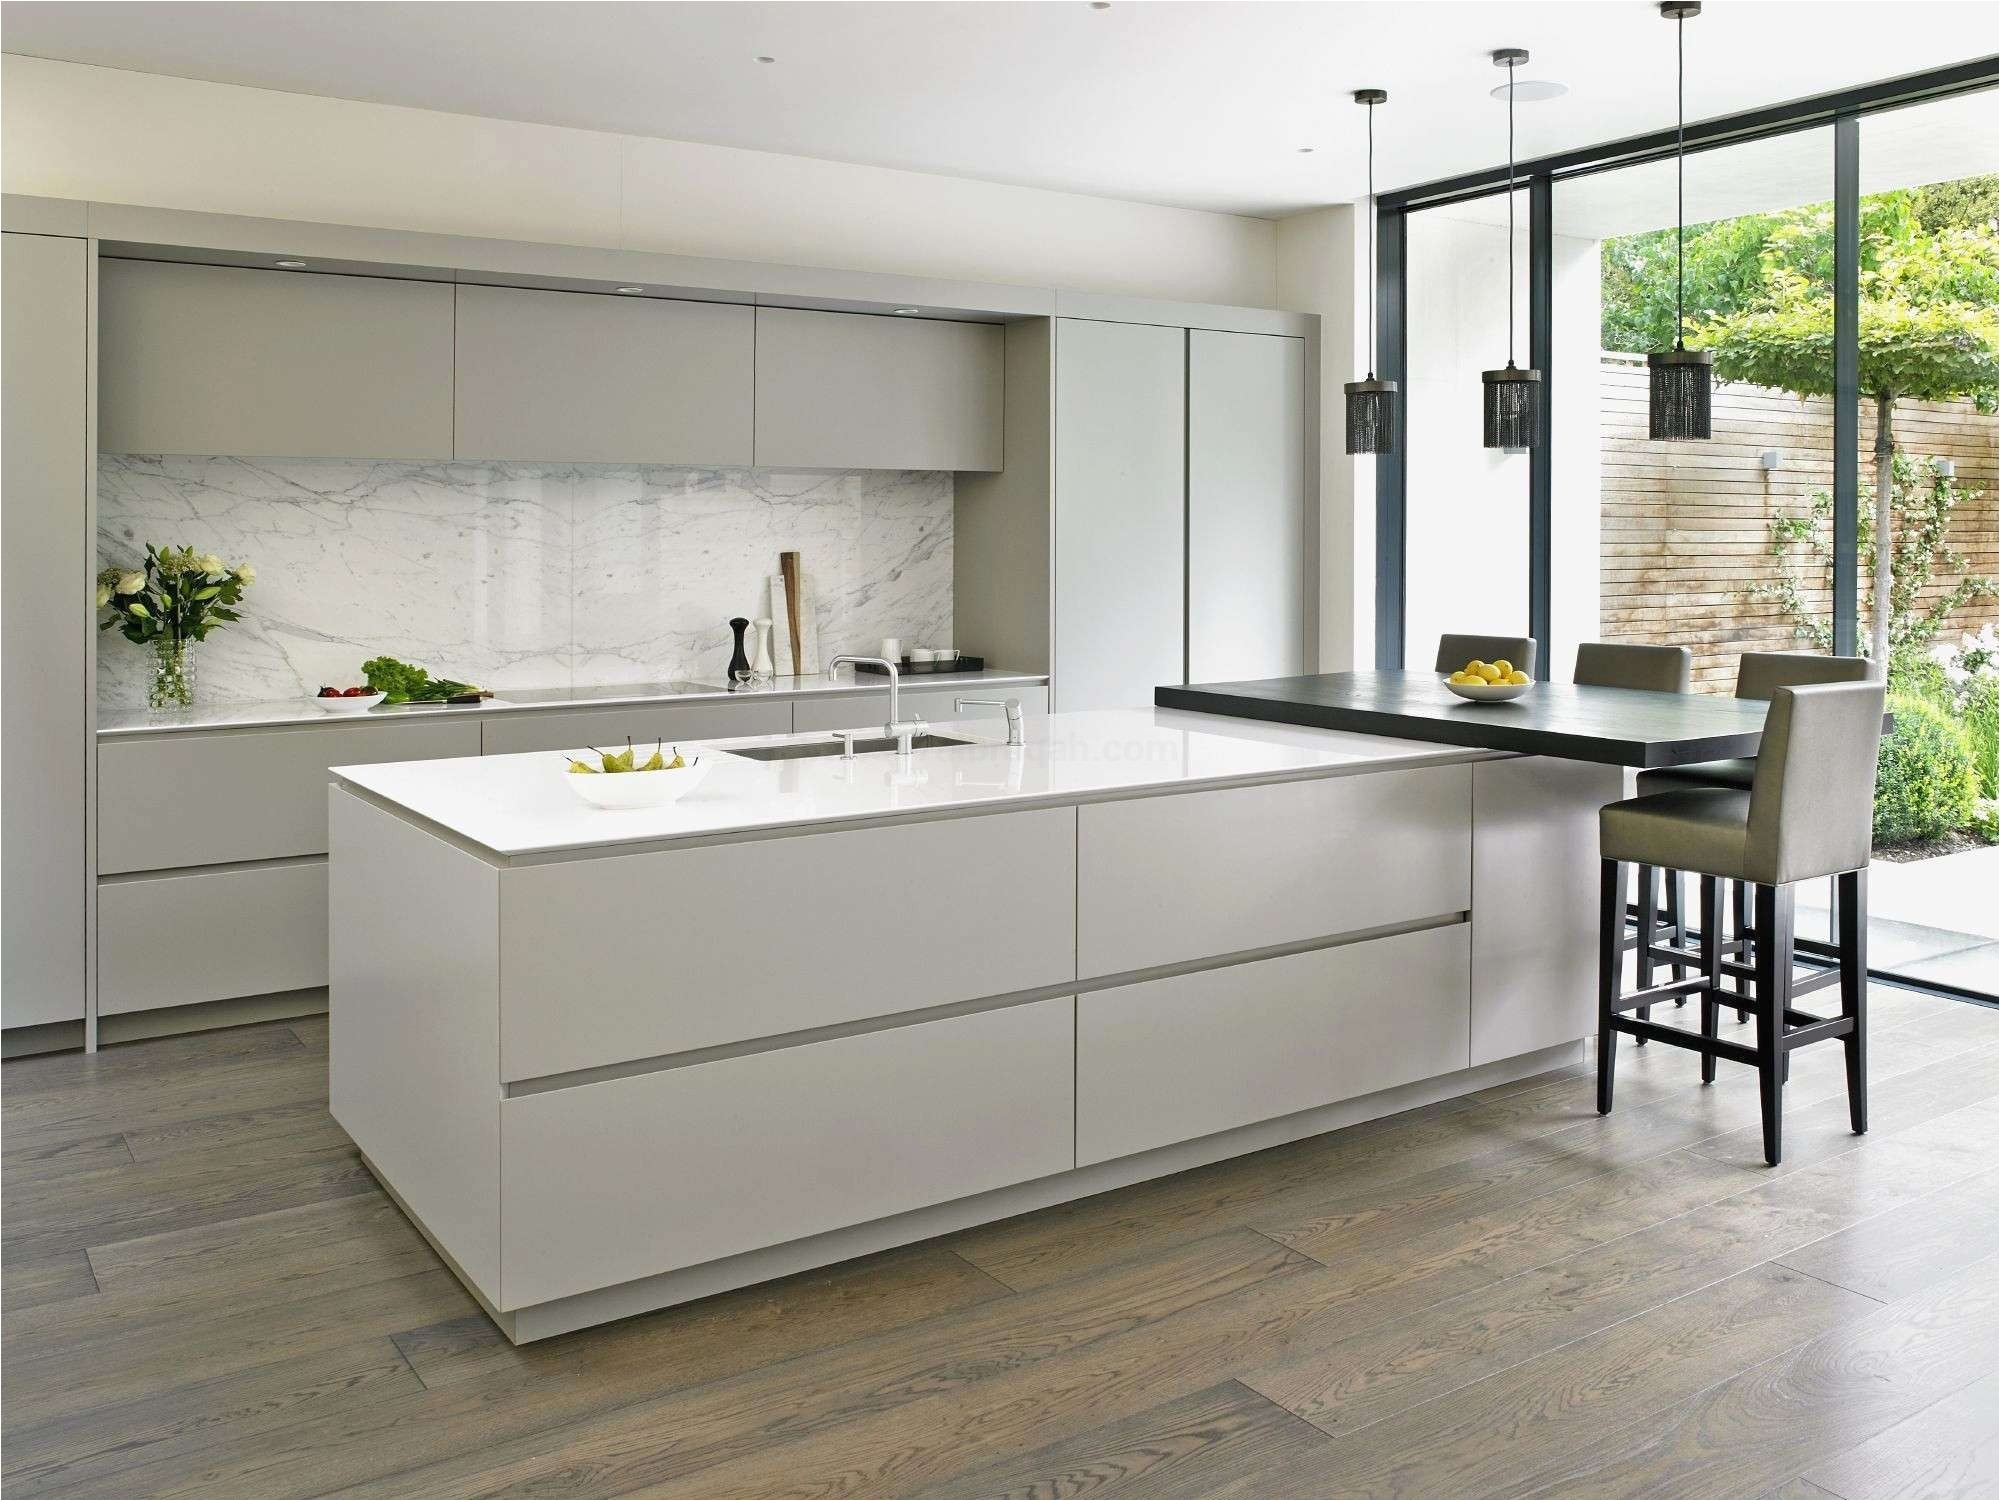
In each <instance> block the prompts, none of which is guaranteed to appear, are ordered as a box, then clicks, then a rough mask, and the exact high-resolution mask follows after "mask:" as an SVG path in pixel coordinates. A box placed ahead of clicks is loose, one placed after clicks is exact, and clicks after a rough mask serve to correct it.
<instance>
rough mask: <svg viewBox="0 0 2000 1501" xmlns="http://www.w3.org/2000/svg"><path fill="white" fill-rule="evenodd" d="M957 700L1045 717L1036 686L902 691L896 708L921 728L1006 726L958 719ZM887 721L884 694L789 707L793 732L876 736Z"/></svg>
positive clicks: (980, 712) (981, 712)
mask: <svg viewBox="0 0 2000 1501" xmlns="http://www.w3.org/2000/svg"><path fill="white" fill-rule="evenodd" d="M960 698H1017V699H1019V700H1020V701H1021V712H1022V713H1023V714H1046V713H1048V711H1049V690H1048V689H1046V688H1044V687H1042V685H1041V684H1039V683H1030V684H1027V685H1024V686H1016V687H1001V688H977V687H971V686H967V687H963V688H931V689H912V688H904V689H902V690H901V691H900V692H899V693H898V695H897V699H896V707H897V709H898V711H899V712H900V713H901V714H902V716H903V718H904V719H906V720H907V719H921V720H923V721H924V722H925V723H926V724H942V723H944V722H945V721H947V720H953V719H978V718H981V717H982V716H989V715H990V716H991V717H992V720H993V724H994V727H995V728H996V729H998V728H1002V727H1004V725H1005V724H1006V721H1005V720H1004V719H1003V718H1001V715H1000V711H999V710H998V709H967V710H966V711H965V712H964V713H962V714H961V713H960V712H959V711H958V707H957V704H958V700H959V699H960ZM888 718H889V695H888V693H887V692H886V691H884V692H881V693H855V694H843V695H840V696H838V697H834V696H828V697H825V698H802V699H800V700H799V701H798V702H797V703H795V704H793V705H792V729H793V731H794V732H804V731H806V730H876V729H880V728H881V727H882V726H883V725H884V724H885V723H887V721H888Z"/></svg>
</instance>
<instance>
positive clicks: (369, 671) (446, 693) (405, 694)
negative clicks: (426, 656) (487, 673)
mask: <svg viewBox="0 0 2000 1501" xmlns="http://www.w3.org/2000/svg"><path fill="white" fill-rule="evenodd" d="M361 675H362V677H363V678H364V679H365V680H366V681H367V683H368V686H369V687H370V688H373V689H374V690H375V691H376V692H377V693H386V694H387V695H388V698H387V700H385V701H386V702H388V703H392V704H406V703H426V702H430V703H435V702H437V701H439V700H441V699H447V698H457V697H458V696H459V695H460V694H464V693H472V692H475V691H476V690H475V689H474V688H473V686H472V685H471V684H470V683H454V682H453V681H452V680H451V679H450V678H433V677H432V676H431V675H430V674H429V673H428V672H426V671H425V670H424V669H423V668H421V667H412V666H411V665H410V664H409V663H408V662H399V661H397V660H396V659H395V658H394V657H370V658H369V659H368V660H367V661H366V662H363V663H362V664H361Z"/></svg>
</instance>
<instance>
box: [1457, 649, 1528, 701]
mask: <svg viewBox="0 0 2000 1501" xmlns="http://www.w3.org/2000/svg"><path fill="white" fill-rule="evenodd" d="M1444 685H1445V687H1447V688H1449V689H1450V690H1451V691H1452V692H1453V693H1456V694H1457V695H1458V696H1459V697H1460V698H1464V699H1470V700H1471V701H1472V702H1473V703H1475V704H1496V703H1505V702H1506V701H1507V700H1508V699H1510V698H1519V697H1520V696H1521V695H1522V694H1524V693H1526V692H1527V691H1528V690H1529V689H1530V688H1533V687H1534V686H1535V680H1534V679H1533V678H1531V677H1529V676H1528V675H1527V674H1526V673H1525V672H1522V671H1520V670H1519V669H1518V668H1517V667H1515V666H1514V664H1513V663H1512V662H1509V661H1508V660H1507V659H1506V658H1504V657H1503V658H1501V659H1500V660H1499V661H1497V662H1481V661H1480V660H1478V659H1477V658H1474V659H1473V660H1472V661H1470V662H1467V663H1466V664H1465V666H1463V667H1461V668H1460V669H1459V670H1458V671H1457V672H1454V673H1453V674H1452V675H1451V676H1450V677H1448V678H1446V679H1445V680H1444Z"/></svg>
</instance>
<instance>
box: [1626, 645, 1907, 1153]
mask: <svg viewBox="0 0 2000 1501" xmlns="http://www.w3.org/2000/svg"><path fill="white" fill-rule="evenodd" d="M1882 700H1883V688H1882V685H1881V684H1880V683H1872V682H1861V683H1822V684H1814V685H1809V686H1805V687H1798V688H1780V689H1778V690H1776V691H1775V692H1774V693H1773V694H1772V695H1771V707H1770V710H1769V712H1768V713H1767V714H1766V716H1765V720H1764V737H1763V745H1762V749H1761V750H1760V752H1759V754H1758V757H1757V770H1756V774H1755V775H1754V777H1753V778H1752V781H1751V786H1750V790H1749V791H1748V792H1744V791H1740V790H1738V789H1736V788H1727V787H1683V788H1679V789H1677V790H1674V791H1669V792H1661V793H1656V794H1654V795H1652V796H1649V797H1639V798H1632V799H1629V800H1626V801H1621V802H1615V803H1607V804H1606V805H1605V806H1604V808H1603V809H1602V810H1601V811H1600V812H1599V814H1598V838H1599V853H1600V855H1601V856H1602V865H1601V867H1600V869H1601V887H1600V890H1601V900H1600V906H1599V910H1598V972H1597V974H1598V998H1597V1027H1598V1030H1597V1109H1598V1113H1599V1114H1609V1113H1610V1110H1611V1097H1612V1086H1613V1082H1614V1073H1615V1070H1616V1065H1617V1037H1618V1034H1619V1033H1621V1032H1623V1033H1625V1034H1626V1035H1627V1036H1630V1037H1636V1038H1642V1039H1648V1040H1651V1041H1654V1042H1665V1043H1670V1044H1672V1045H1673V1046H1675V1047H1682V1048H1688V1049H1690V1050H1692V1051H1694V1052H1697V1053H1699V1054H1701V1057H1702V1063H1701V1077H1702V1082H1703V1083H1704V1084H1708V1083H1713V1082H1714V1080H1715V1062H1716V1060H1717V1059H1718V1058H1727V1059H1729V1060H1730V1061H1731V1062H1734V1063H1747V1064H1751V1065H1752V1066H1754V1067H1755V1068H1756V1070H1757V1075H1758V1094H1759V1098H1760V1101H1761V1103H1762V1107H1763V1119H1764V1160H1765V1161H1766V1162H1768V1163H1770V1164H1771V1165H1772V1166H1773V1167H1775V1166H1777V1164H1778V1163H1779V1162H1780V1161H1781V1160H1782V1159H1783V1156H1784V1127H1783V1088H1784V1075H1785V1072H1786V1070H1785V1060H1786V1059H1787V1058H1789V1057H1790V1055H1791V1054H1792V1053H1793V1052H1794V1051H1795V1050H1796V1049H1798V1048H1801V1047H1806V1046H1808V1045H1810V1044H1812V1043H1815V1042H1825V1041H1830V1040H1832V1039H1834V1038H1839V1039H1840V1042H1841V1045H1842V1046H1843V1047H1844V1048H1845V1049H1846V1053H1847V1106H1848V1119H1849V1123H1850V1124H1851V1125H1852V1127H1853V1129H1854V1130H1855V1131H1857V1132H1861V1131H1866V1130H1867V1129H1868V937H1867V934H1868V912H1867V901H1868V887H1867V868H1868V853H1869V829H1870V823H1871V814H1872V810H1873V803H1874V795H1875V758H1876V754H1877V752H1878V750H1879V749H1880V747H1881V742H1882ZM1627 864H1637V865H1653V866H1658V867H1660V868H1662V869H1666V870H1677V871H1678V870H1687V871H1693V872H1695V873H1696V874H1697V875H1699V876H1700V877H1701V948H1700V953H1699V958H1700V964H1701V971H1702V972H1701V973H1700V974H1699V975H1696V976H1693V977H1691V978H1689V979H1685V980H1674V981H1670V982H1668V983H1667V984H1665V985H1654V986H1648V987H1644V988H1642V989H1639V990H1636V991H1633V992H1631V993H1629V994H1627V993H1623V992H1622V991H1621V988H1620V971H1621V969H1622V967H1623V966H1622V963H1621V960H1622V956H1623V953H1624V949H1623V939H1624V934H1625V866H1626V865H1627ZM1827 876H1833V877H1836V878H1837V879H1838V881H1839V892H1840V931H1839V938H1838V942H1837V945H1836V952H1837V955H1838V959H1839V968H1838V969H1835V970H1828V971H1825V972H1824V973H1821V974H1816V975H1812V976H1810V977H1808V978H1806V979H1804V980H1795V979H1794V978H1793V975H1792V910H1793V896H1794V889H1795V888H1796V886H1797V884H1798V883H1799V882H1800V881H1812V880H1819V879H1821V878H1823V877H1827ZM1726 880H1727V881H1741V882H1743V883H1744V884H1745V885H1746V886H1748V887H1750V888H1751V889H1752V890H1753V892H1754V899H1755V904H1756V933H1757V944H1756V959H1755V962H1754V964H1742V963H1734V962H1731V961H1729V960H1727V959H1725V958H1724V956H1723V947H1724V945H1723V942H1722V935H1721V926H1722V887H1721V883H1722V882H1723V881H1726ZM1725 975H1734V976H1736V977H1737V978H1739V979H1745V980H1748V981H1750V982H1751V985H1752V989H1751V991H1750V992H1749V994H1747V995H1738V994H1734V993H1730V992H1726V991H1724V990H1723V989H1722V981H1723V977H1724V976H1725ZM1829 985H1838V986H1839V987H1840V1015H1838V1016H1835V1017H1821V1016H1815V1015H1812V1014H1809V1013H1807V1012H1804V1011H1800V1010H1797V1009H1795V1008H1794V1006H1793V1005H1792V1002H1793V1001H1794V1000H1796V999H1799V998H1801V997H1803V996H1805V995H1807V994H1810V993H1811V992H1813V991H1815V990H1819V989H1823V988H1825V987H1826V986H1829ZM1687 995H1696V996H1699V997H1700V998H1701V1031H1700V1033H1699V1034H1698V1035H1697V1034H1694V1033H1689V1032H1682V1031H1680V1030H1678V1029H1676V1028H1673V1027H1666V1026H1660V1025H1658V1024H1656V1023H1654V1022H1651V1021H1648V1020H1645V1019H1643V1018H1635V1017H1633V1016H1632V1015H1630V1013H1632V1012H1635V1011H1642V1010H1643V1009H1644V1008H1646V1007H1648V1006H1652V1005H1655V1004H1657V1003H1658V1002H1660V1001H1665V1000H1671V999H1677V998H1679V997H1682V996H1687ZM1725 1004H1727V1005H1733V1006H1738V1007H1747V1009H1749V1010H1750V1011H1752V1012H1754V1013H1755V1015H1756V1021H1757V1043H1756V1046H1755V1047H1749V1046H1746V1045H1745V1044H1743V1043H1740V1042H1732V1041H1726V1040H1724V1039H1722V1038H1721V1037H1719V1036H1717V1025H1716V1024H1717V1020H1718V1013H1719V1009H1720V1007H1721V1006H1722V1005H1725Z"/></svg>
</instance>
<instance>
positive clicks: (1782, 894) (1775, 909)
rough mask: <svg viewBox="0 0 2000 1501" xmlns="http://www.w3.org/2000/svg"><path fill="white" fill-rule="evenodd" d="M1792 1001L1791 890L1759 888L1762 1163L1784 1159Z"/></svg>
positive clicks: (1758, 1039)
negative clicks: (1787, 1014) (1787, 1043)
mask: <svg viewBox="0 0 2000 1501" xmlns="http://www.w3.org/2000/svg"><path fill="white" fill-rule="evenodd" d="M1791 1000H1792V889H1791V887H1789V886H1759V887H1758V888H1757V1094H1758V1099H1759V1102H1760V1103H1761V1105H1762V1106H1763V1115H1764V1160H1765V1161H1766V1162H1768V1163H1769V1164H1770V1165H1771V1166H1772V1167H1776V1166H1777V1165H1778V1164H1779V1163H1780V1162H1782V1161H1783V1160H1784V1156H1785V1127H1784V1108H1785V1106H1784V1100H1785V1095H1784V1067H1785V1065H1784V1058H1785V1046H1784V1036H1785V1008H1786V1007H1787V1006H1789V1005H1790V1004H1791Z"/></svg>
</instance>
